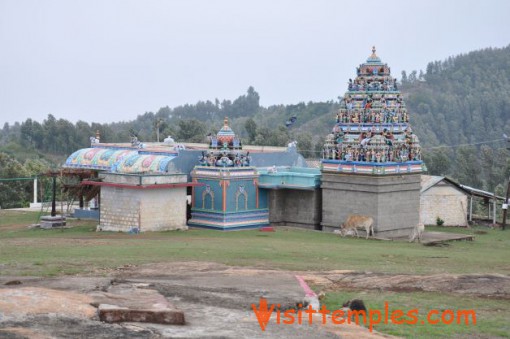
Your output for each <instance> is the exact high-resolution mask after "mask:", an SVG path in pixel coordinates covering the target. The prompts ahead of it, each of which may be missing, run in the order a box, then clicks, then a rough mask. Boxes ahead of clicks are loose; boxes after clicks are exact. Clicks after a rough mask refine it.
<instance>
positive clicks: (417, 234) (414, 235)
mask: <svg viewBox="0 0 510 339" xmlns="http://www.w3.org/2000/svg"><path fill="white" fill-rule="evenodd" d="M423 232H425V225H424V224H423V223H422V222H419V223H417V224H416V226H414V228H413V231H412V232H411V235H410V236H409V242H413V241H415V240H416V239H418V242H421V238H422V235H423Z"/></svg>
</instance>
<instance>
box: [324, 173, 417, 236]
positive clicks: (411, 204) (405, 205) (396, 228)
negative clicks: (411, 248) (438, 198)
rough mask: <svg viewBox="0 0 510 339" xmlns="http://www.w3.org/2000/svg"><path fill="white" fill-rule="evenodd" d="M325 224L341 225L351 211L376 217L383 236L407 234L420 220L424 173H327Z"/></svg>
mask: <svg viewBox="0 0 510 339" xmlns="http://www.w3.org/2000/svg"><path fill="white" fill-rule="evenodd" d="M321 187H322V223H321V224H322V227H323V230H325V231H333V230H335V229H338V228H340V225H341V223H343V222H344V221H345V220H346V219H347V216H348V215H349V214H359V215H366V216H371V217H372V218H374V230H375V233H376V234H377V235H380V236H383V237H384V236H391V237H392V236H407V235H409V234H410V232H411V231H412V229H413V227H414V226H415V225H416V224H417V223H418V222H419V206H420V174H405V175H391V176H390V175H388V176H368V175H353V174H341V173H324V172H323V176H322V186H321Z"/></svg>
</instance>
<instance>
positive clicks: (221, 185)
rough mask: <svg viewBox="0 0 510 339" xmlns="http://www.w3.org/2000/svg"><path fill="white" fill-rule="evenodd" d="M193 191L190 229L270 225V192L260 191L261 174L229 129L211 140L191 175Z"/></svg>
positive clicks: (224, 126) (226, 123)
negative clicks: (251, 163) (268, 198)
mask: <svg viewBox="0 0 510 339" xmlns="http://www.w3.org/2000/svg"><path fill="white" fill-rule="evenodd" d="M191 177H192V180H193V182H194V183H200V184H202V186H196V187H193V191H192V198H191V200H192V208H191V219H190V220H189V221H188V225H190V226H193V227H205V228H213V229H221V230H234V229H242V228H257V227H262V226H267V225H269V211H268V207H267V192H266V190H261V189H259V187H258V181H259V174H258V172H257V169H256V168H255V167H252V166H250V155H249V153H247V152H246V151H243V149H242V145H241V142H240V140H239V139H238V138H237V137H236V135H235V133H234V132H233V131H232V129H231V128H230V127H229V125H228V119H227V118H225V121H224V125H223V127H222V128H221V130H220V131H219V132H218V134H217V135H216V136H212V137H210V140H209V149H208V150H207V151H204V152H202V156H201V157H200V165H199V166H195V168H194V169H193V171H192V172H191Z"/></svg>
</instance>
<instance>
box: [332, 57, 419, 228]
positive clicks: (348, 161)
mask: <svg viewBox="0 0 510 339" xmlns="http://www.w3.org/2000/svg"><path fill="white" fill-rule="evenodd" d="M375 52H376V50H375V47H374V48H373V49H372V55H370V57H369V58H368V59H367V61H366V62H365V63H363V64H361V65H360V66H359V67H358V68H357V70H356V71H357V75H356V78H355V79H354V80H352V79H349V82H348V90H347V92H346V93H345V95H344V97H343V99H342V100H341V103H340V104H341V108H340V109H339V111H338V113H337V115H336V123H335V125H334V127H333V129H332V131H331V133H330V134H329V135H328V136H327V137H326V142H325V145H324V149H323V154H322V194H323V199H322V201H323V205H322V227H323V229H324V230H334V229H337V228H339V227H340V224H341V223H342V222H343V221H344V220H345V219H346V218H347V216H348V215H349V214H359V215H366V216H371V217H373V218H374V222H375V225H374V226H375V232H376V234H379V235H381V236H399V235H407V234H409V232H410V230H411V229H412V228H413V227H414V226H415V225H416V224H417V223H418V221H419V204H420V198H419V194H420V173H421V172H422V171H424V170H425V165H424V163H423V161H422V160H421V148H420V143H419V140H418V137H417V136H416V135H415V134H414V133H413V131H412V129H411V125H410V124H409V112H408V111H407V107H406V104H405V101H404V99H403V96H402V94H401V93H400V91H399V90H398V88H397V80H396V79H395V78H393V77H392V76H391V73H390V68H389V67H388V65H387V64H385V63H382V62H381V59H380V58H379V57H378V56H377V55H376V53H375Z"/></svg>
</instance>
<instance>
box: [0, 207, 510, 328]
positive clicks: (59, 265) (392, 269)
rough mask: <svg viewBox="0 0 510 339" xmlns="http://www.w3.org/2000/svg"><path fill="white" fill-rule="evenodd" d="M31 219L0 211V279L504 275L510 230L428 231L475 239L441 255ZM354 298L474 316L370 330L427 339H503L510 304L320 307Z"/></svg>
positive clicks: (296, 236) (372, 245)
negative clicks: (191, 271) (155, 271)
mask: <svg viewBox="0 0 510 339" xmlns="http://www.w3.org/2000/svg"><path fill="white" fill-rule="evenodd" d="M38 215H39V214H38V213H34V212H17V211H5V210H3V211H0V275H4V276H7V275H29V276H57V275H63V274H76V273H79V274H95V275H98V274H101V272H104V271H103V270H104V269H109V268H114V267H119V266H122V265H128V264H129V265H138V264H144V263H157V262H167V261H213V262H218V263H224V264H227V265H236V266H255V267H262V268H270V269H287V270H313V271H321V270H334V269H342V270H346V269H350V270H356V271H371V272H382V273H403V274H435V273H458V274H462V273H467V274H469V273H499V274H505V275H508V274H510V262H509V258H508V253H509V250H508V249H509V248H510V230H507V231H501V230H490V229H487V228H477V227H475V228H471V229H459V228H453V229H452V228H438V227H428V228H427V230H434V231H445V232H454V233H467V234H473V233H474V232H476V233H483V232H477V231H482V230H483V231H485V232H486V233H484V234H475V236H476V238H475V240H474V241H457V242H450V243H449V246H445V247H426V246H422V245H421V244H418V243H412V244H411V243H408V242H392V241H377V240H365V239H364V238H360V239H355V238H341V237H338V236H335V235H333V234H331V233H321V232H315V231H305V230H299V229H288V228H279V229H278V230H277V231H276V232H267V233H266V232H259V231H236V232H220V231H212V230H197V229H192V230H188V231H173V232H158V233H146V234H138V235H130V234H124V233H114V232H95V226H96V224H97V223H96V222H92V221H84V220H71V221H69V222H68V224H70V225H72V226H73V228H71V229H64V230H59V229H55V230H41V229H28V228H27V227H26V226H27V225H29V224H32V223H35V222H36V221H37V218H38ZM352 297H359V298H362V299H363V300H366V301H367V304H368V305H367V306H368V307H369V308H374V309H375V308H377V309H381V310H382V309H383V308H384V301H388V302H389V304H390V308H392V309H396V308H400V309H402V310H404V311H406V310H409V309H413V308H418V309H419V310H420V314H421V315H420V318H419V320H420V321H421V320H423V319H425V318H424V316H425V315H424V314H425V313H426V312H427V311H428V310H431V309H440V310H444V309H454V310H458V309H471V308H476V309H477V325H476V326H469V327H468V326H465V325H439V324H438V325H421V324H420V321H419V322H418V325H414V326H410V325H407V326H406V325H390V324H388V325H384V324H383V325H378V326H376V327H375V328H376V329H377V330H378V331H380V332H383V333H389V334H395V335H401V336H408V337H432V336H441V337H444V336H454V337H465V336H467V335H474V336H478V337H497V336H499V337H505V336H507V335H508V333H510V328H509V325H508V322H507V317H508V314H510V305H509V304H510V303H509V302H508V300H506V301H498V300H491V299H484V298H477V297H470V296H459V295H449V294H444V293H425V292H400V293H396V292H388V291H382V292H378V291H341V292H332V293H328V294H327V297H326V301H325V302H326V305H327V306H328V308H329V309H337V308H338V307H339V305H340V306H341V303H342V302H343V301H345V300H347V299H350V298H352Z"/></svg>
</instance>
